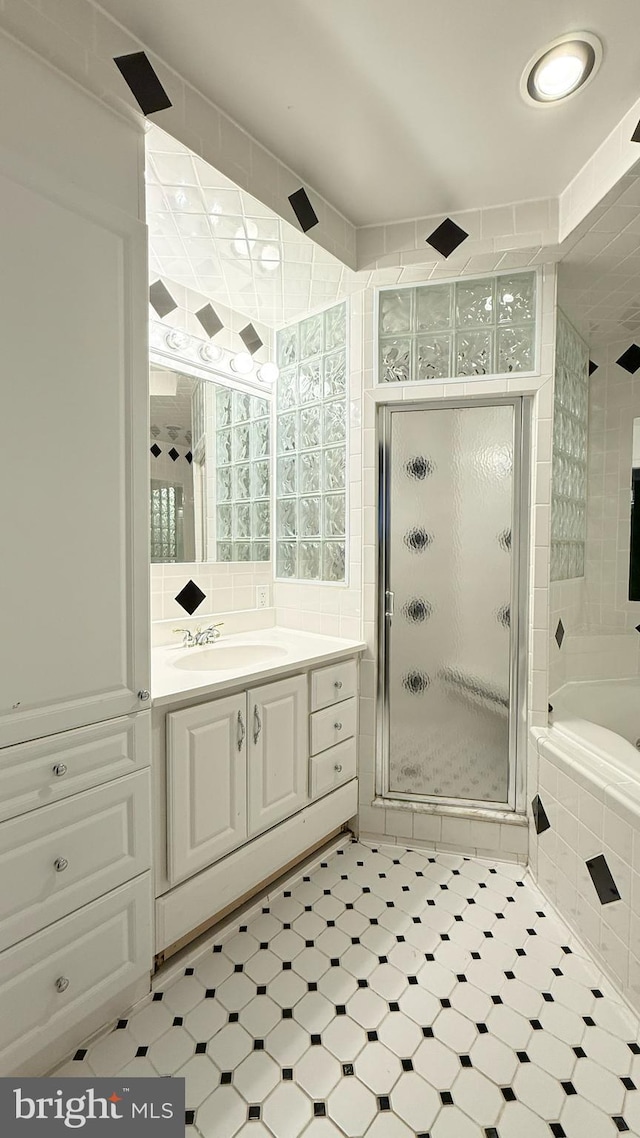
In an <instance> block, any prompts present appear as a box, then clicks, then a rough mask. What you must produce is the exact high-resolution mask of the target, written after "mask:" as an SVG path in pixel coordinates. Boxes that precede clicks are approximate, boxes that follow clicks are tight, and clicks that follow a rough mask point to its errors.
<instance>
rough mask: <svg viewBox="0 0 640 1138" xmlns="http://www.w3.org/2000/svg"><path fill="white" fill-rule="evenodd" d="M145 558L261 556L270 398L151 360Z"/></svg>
mask: <svg viewBox="0 0 640 1138" xmlns="http://www.w3.org/2000/svg"><path fill="white" fill-rule="evenodd" d="M150 394H151V399H150V432H151V438H150V452H151V458H150V462H151V484H150V503H151V561H152V563H154V562H155V563H158V562H163V563H167V562H190V561H269V559H270V555H271V546H270V533H271V506H270V498H269V494H270V453H271V428H270V401H269V400H268V399H266V398H264V397H262V396H259V395H252V394H250V393H249V392H247V391H243V390H240V389H232V388H231V387H228V386H226V385H224V384H222V383H215V382H212V381H210V380H203V379H196V378H194V377H192V376H189V375H185V374H184V373H183V372H178V371H174V370H171V369H169V368H162V367H157V366H152V368H151V372H150Z"/></svg>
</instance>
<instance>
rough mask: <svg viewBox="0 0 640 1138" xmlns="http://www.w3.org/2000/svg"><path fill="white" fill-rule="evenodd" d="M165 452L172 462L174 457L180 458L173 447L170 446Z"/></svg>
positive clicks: (174, 459)
mask: <svg viewBox="0 0 640 1138" xmlns="http://www.w3.org/2000/svg"><path fill="white" fill-rule="evenodd" d="M167 453H168V455H169V458H170V459H171V461H172V462H175V461H176V459H178V458H180V455H179V453H178V451H177V450H176V448H175V447H171V450H170V451H168V452H167Z"/></svg>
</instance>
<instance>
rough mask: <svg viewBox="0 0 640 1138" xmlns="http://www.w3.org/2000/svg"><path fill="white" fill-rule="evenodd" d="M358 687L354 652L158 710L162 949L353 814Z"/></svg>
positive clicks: (156, 759) (159, 925)
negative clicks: (190, 703)
mask: <svg viewBox="0 0 640 1138" xmlns="http://www.w3.org/2000/svg"><path fill="white" fill-rule="evenodd" d="M357 693H358V664H357V660H356V659H355V658H351V659H347V660H338V661H335V662H332V663H330V664H328V665H327V666H326V667H317V668H314V669H310V670H306V671H304V672H301V673H294V674H292V675H286V676H284V677H281V678H278V679H274V680H272V681H270V682H266V683H264V684H261V685H260V686H257V687H250V688H247V689H245V690H242V691H236V692H234V693H233V694H230V695H228V696H225V697H219V698H217V699H209V700H206V701H204V702H202V703H198V704H196V705H193V706H189V707H182V708H179V709H176V710H175V711H171V710H170V711H169V712H168V713H167V714H164V716H162V715H160V714H159V713H155V712H154V719H155V727H154V732H155V739H156V744H155V748H154V749H155V754H154V763H155V775H154V777H155V784H156V791H155V801H156V807H157V810H156V818H157V821H156V826H157V830H158V832H157V834H156V850H157V852H158V869H157V874H156V880H157V893H158V901H157V903H156V951H157V953H160V954H162V953H165V951H166V950H167V949H169V950H171V949H173V948H174V947H175V946H176V943H177V942H182V941H183V940H184V939H185V938H188V936H189V934H190V933H192V932H196V931H198V930H200V929H201V928H202V927H203V926H204V925H205V924H206V923H207V922H208V921H210V920H211V919H213V917H214V916H216V915H217V914H219V913H220V912H221V911H222V910H223V909H225V908H227V907H228V905H229V904H230V903H232V902H233V901H234V900H238V899H239V898H240V897H242V896H245V895H247V894H248V893H250V892H251V891H252V890H255V889H256V888H257V887H259V886H260V884H261V883H262V882H263V881H265V880H266V879H267V878H268V877H270V876H272V875H273V873H274V871H277V870H278V868H281V867H284V865H286V864H287V863H288V862H290V861H291V860H295V858H296V857H297V856H300V855H302V854H303V853H304V852H305V850H306V849H308V848H310V847H311V845H313V844H314V843H317V842H318V841H320V840H322V837H323V836H326V835H327V834H328V833H330V832H332V831H333V830H334V829H336V828H338V827H340V825H342V824H343V823H344V822H346V821H347V820H348V819H349V818H351V817H353V815H354V814H355V813H356V810H357V805H356V798H357V794H356V783H355V776H356V773H357V732H358V718H357ZM164 748H166V751H165V750H164ZM165 755H166V761H165V762H163V756H165ZM163 818H166V827H164V828H163ZM163 864H164V866H165V870H164V872H163V870H162V865H163Z"/></svg>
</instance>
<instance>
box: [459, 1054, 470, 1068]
mask: <svg viewBox="0 0 640 1138" xmlns="http://www.w3.org/2000/svg"><path fill="white" fill-rule="evenodd" d="M458 1058H459V1060H460V1066H461V1067H473V1063H472V1061H471V1056H470V1055H459V1056H458Z"/></svg>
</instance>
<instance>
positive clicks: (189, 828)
mask: <svg viewBox="0 0 640 1138" xmlns="http://www.w3.org/2000/svg"><path fill="white" fill-rule="evenodd" d="M246 723H247V698H246V695H245V694H244V692H243V693H242V695H233V696H229V698H228V699H216V700H213V701H212V702H209V703H203V704H200V705H199V706H198V707H189V708H186V709H185V710H184V711H175V712H173V713H172V714H170V715H168V716H167V871H168V876H169V880H170V881H172V882H176V881H181V880H183V879H184V878H185V877H191V875H192V874H193V873H197V871H198V870H199V869H203V868H204V866H206V865H211V863H212V862H214V861H217V860H218V858H220V857H222V856H223V854H226V853H228V852H229V850H232V849H235V847H236V846H239V845H240V843H241V842H243V841H245V839H246V837H247V805H246V792H247V727H246Z"/></svg>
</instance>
